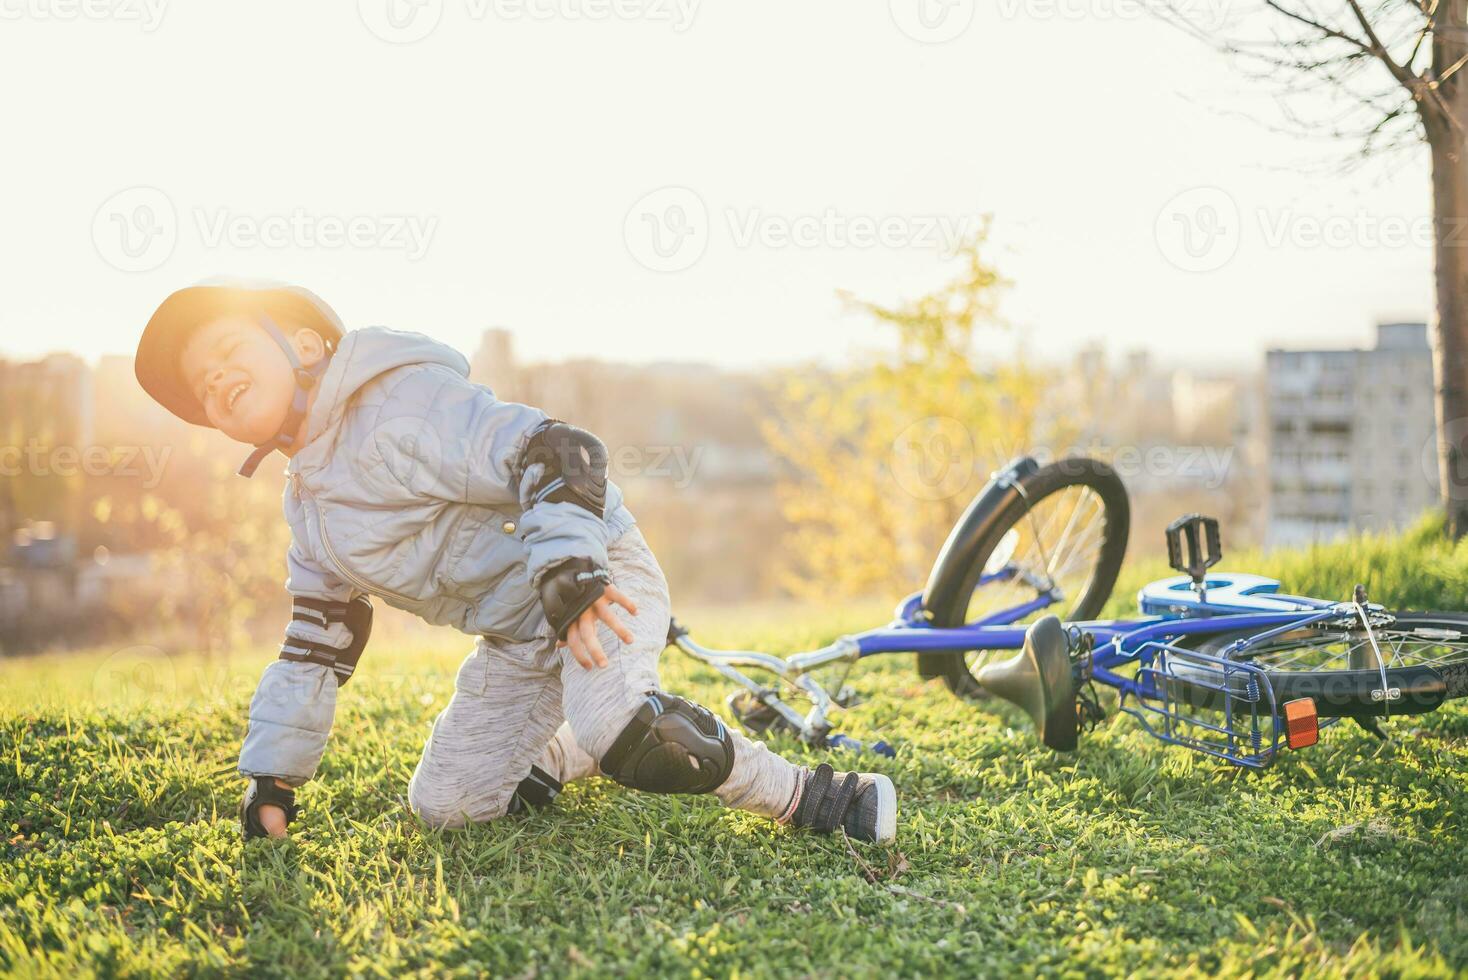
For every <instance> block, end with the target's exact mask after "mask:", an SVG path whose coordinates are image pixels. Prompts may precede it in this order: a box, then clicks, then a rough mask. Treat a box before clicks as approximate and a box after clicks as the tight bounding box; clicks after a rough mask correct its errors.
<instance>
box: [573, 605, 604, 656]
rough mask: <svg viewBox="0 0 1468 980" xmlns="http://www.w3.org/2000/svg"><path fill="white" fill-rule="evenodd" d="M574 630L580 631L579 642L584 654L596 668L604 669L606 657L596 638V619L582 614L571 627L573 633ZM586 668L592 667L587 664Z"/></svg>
mask: <svg viewBox="0 0 1468 980" xmlns="http://www.w3.org/2000/svg"><path fill="white" fill-rule="evenodd" d="M588 612H590V610H588ZM576 629H579V630H581V642H582V643H583V644H584V645H585V646H586V652H587V653H588V654H589V655H590V656H591V659H592V660H594V661H595V662H596V666H598V667H605V666H606V665H607V655H606V652H605V651H603V650H602V648H601V641H600V640H598V639H597V638H596V617H595V616H594V615H587V614H586V613H582V614H581V618H580V619H578V620H577V621H576V625H575V626H573V627H572V630H573V631H574V630H576ZM587 666H588V667H590V666H592V665H591V664H587Z"/></svg>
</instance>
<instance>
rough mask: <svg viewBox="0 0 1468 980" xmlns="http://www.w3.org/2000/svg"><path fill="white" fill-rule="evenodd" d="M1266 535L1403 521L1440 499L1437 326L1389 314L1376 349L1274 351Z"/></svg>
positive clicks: (1300, 536)
mask: <svg viewBox="0 0 1468 980" xmlns="http://www.w3.org/2000/svg"><path fill="white" fill-rule="evenodd" d="M1266 374H1267V381H1266V386H1267V397H1268V403H1269V409H1268V410H1269V477H1270V480H1269V482H1270V505H1269V525H1268V532H1267V535H1266V541H1267V543H1268V544H1270V545H1271V546H1288V545H1294V544H1302V543H1308V542H1312V541H1325V540H1330V539H1332V538H1336V537H1339V536H1341V535H1343V534H1346V533H1348V532H1350V531H1379V530H1385V529H1387V528H1391V527H1401V526H1403V525H1404V524H1407V523H1409V522H1411V521H1412V520H1414V519H1416V518H1417V517H1418V516H1420V515H1421V514H1422V513H1423V512H1424V511H1425V510H1427V509H1429V508H1431V507H1433V506H1435V505H1436V504H1437V502H1438V477H1437V470H1436V468H1435V465H1433V462H1432V460H1433V458H1434V457H1433V455H1432V449H1431V448H1430V446H1431V443H1432V440H1433V438H1434V433H1435V432H1436V422H1435V415H1434V386H1433V376H1432V348H1431V346H1430V345H1429V343H1428V339H1427V325H1426V324H1422V323H1383V324H1379V325H1378V326H1377V332H1376V346H1375V347H1374V348H1372V349H1370V350H1304V351H1286V350H1271V351H1269V353H1268V355H1267V370H1266Z"/></svg>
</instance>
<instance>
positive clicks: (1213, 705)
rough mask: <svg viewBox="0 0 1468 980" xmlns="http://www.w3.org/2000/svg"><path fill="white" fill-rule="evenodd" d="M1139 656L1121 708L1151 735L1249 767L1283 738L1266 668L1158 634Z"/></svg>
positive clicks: (1272, 753)
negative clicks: (1160, 637)
mask: <svg viewBox="0 0 1468 980" xmlns="http://www.w3.org/2000/svg"><path fill="white" fill-rule="evenodd" d="M1136 657H1137V662H1138V664H1139V667H1138V669H1137V675H1136V686H1135V688H1133V689H1130V690H1124V691H1123V694H1122V700H1121V710H1122V711H1124V712H1126V713H1127V714H1129V715H1131V716H1132V717H1134V718H1136V719H1137V721H1139V722H1140V723H1141V725H1142V727H1143V728H1144V729H1146V731H1147V733H1148V734H1149V735H1152V736H1153V737H1154V738H1158V739H1161V740H1162V741H1164V742H1169V743H1171V744H1173V745H1182V746H1185V747H1187V748H1190V749H1193V750H1194V751H1196V752H1202V753H1204V754H1205V755H1211V756H1214V757H1216V758H1219V759H1225V760H1227V761H1229V762H1232V763H1234V764H1235V765H1240V766H1247V767H1249V768H1253V769H1263V768H1264V767H1265V766H1268V765H1269V764H1270V763H1271V762H1273V761H1274V760H1275V758H1276V757H1277V756H1278V754H1279V750H1280V749H1281V748H1282V747H1284V745H1285V744H1287V743H1286V739H1285V736H1286V731H1285V721H1284V718H1283V717H1282V712H1281V710H1280V705H1279V704H1278V703H1277V701H1276V699H1275V694H1274V688H1273V686H1272V685H1271V684H1270V681H1269V673H1268V672H1267V671H1265V670H1264V669H1262V668H1260V667H1257V666H1255V665H1254V664H1251V663H1244V662H1240V661H1236V660H1225V659H1223V658H1221V657H1214V656H1211V655H1209V654H1206V653H1199V652H1198V651H1196V650H1190V649H1188V648H1186V647H1180V646H1176V645H1174V644H1170V643H1164V642H1161V641H1153V642H1148V643H1144V644H1142V646H1141V647H1140V648H1138V650H1137V651H1136ZM1129 701H1130V703H1129Z"/></svg>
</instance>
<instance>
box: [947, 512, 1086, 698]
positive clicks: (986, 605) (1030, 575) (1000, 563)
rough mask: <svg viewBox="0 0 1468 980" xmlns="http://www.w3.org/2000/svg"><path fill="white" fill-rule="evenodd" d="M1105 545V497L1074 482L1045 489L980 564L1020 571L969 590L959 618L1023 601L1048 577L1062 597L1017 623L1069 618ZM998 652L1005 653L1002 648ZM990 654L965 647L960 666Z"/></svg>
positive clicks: (978, 663)
mask: <svg viewBox="0 0 1468 980" xmlns="http://www.w3.org/2000/svg"><path fill="white" fill-rule="evenodd" d="M1105 544H1106V502H1105V501H1104V500H1103V499H1102V498H1101V495H1100V494H1099V493H1097V492H1096V491H1095V490H1094V489H1092V488H1091V487H1089V486H1084V485H1077V486H1068V487H1061V488H1059V489H1057V490H1055V491H1054V492H1052V493H1049V494H1046V495H1045V496H1044V497H1041V498H1040V499H1039V500H1038V501H1036V502H1035V503H1034V504H1033V505H1031V506H1030V508H1029V509H1028V510H1027V511H1026V512H1025V514H1024V515H1023V516H1022V517H1020V519H1019V520H1018V521H1016V522H1015V523H1014V525H1013V526H1012V527H1011V528H1010V529H1009V530H1008V531H1007V532H1005V535H1004V537H1003V538H1002V539H1001V540H1000V543H999V545H998V546H997V547H996V548H995V549H994V551H993V553H992V554H991V555H990V556H989V560H988V562H987V563H986V564H985V567H984V573H985V574H990V573H993V572H997V571H999V570H1001V569H1002V568H1003V567H1004V566H1005V565H1006V564H1013V565H1015V566H1016V567H1017V568H1018V569H1019V570H1020V572H1021V574H1017V575H1016V576H1015V577H1013V578H1011V579H1009V580H1008V581H1005V582H996V583H993V584H991V585H987V586H984V587H983V588H978V589H975V590H974V593H973V595H972V596H971V597H970V598H969V605H968V611H967V613H966V615H965V616H964V622H966V623H971V622H973V621H974V620H976V619H978V618H980V617H982V616H986V615H989V614H991V613H994V612H998V611H1000V610H1003V609H1011V608H1013V607H1015V606H1018V605H1023V604H1024V603H1026V602H1029V601H1030V600H1032V599H1034V598H1036V597H1037V596H1039V595H1040V594H1041V588H1040V587H1039V586H1040V585H1043V584H1044V583H1046V582H1054V584H1055V585H1056V586H1058V587H1059V588H1060V589H1061V592H1062V593H1063V595H1064V597H1065V598H1064V599H1063V600H1062V602H1060V603H1057V604H1056V605H1052V606H1048V607H1046V608H1044V609H1041V610H1038V611H1036V612H1034V613H1031V614H1030V615H1029V616H1026V617H1025V618H1024V619H1021V620H1018V623H1019V624H1026V623H1031V622H1034V621H1035V620H1036V619H1039V618H1040V617H1042V616H1048V615H1058V616H1060V618H1061V619H1065V620H1068V619H1072V618H1074V617H1073V613H1074V612H1075V610H1076V609H1077V608H1078V607H1079V606H1080V604H1081V603H1082V602H1083V601H1084V600H1085V598H1086V595H1087V593H1088V592H1090V590H1091V584H1092V582H1093V581H1095V578H1096V572H1097V570H1098V567H1099V564H1100V560H1101V552H1102V549H1103V548H1104V547H1105ZM998 653H999V654H1003V655H1005V656H1008V655H1009V652H1008V651H998ZM994 656H996V652H995V651H992V650H970V651H969V652H968V653H966V654H964V665H965V666H966V667H967V668H968V670H969V672H970V673H973V672H974V671H976V670H977V669H978V668H979V667H981V666H982V665H984V664H985V663H987V662H988V661H989V660H990V659H991V658H992V657H994Z"/></svg>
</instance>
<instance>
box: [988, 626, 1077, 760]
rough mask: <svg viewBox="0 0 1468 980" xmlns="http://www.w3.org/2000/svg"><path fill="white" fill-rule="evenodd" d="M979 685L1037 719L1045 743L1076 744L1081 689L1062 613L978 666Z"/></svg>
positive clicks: (1068, 747) (1062, 748) (1064, 747)
mask: <svg viewBox="0 0 1468 980" xmlns="http://www.w3.org/2000/svg"><path fill="white" fill-rule="evenodd" d="M978 680H979V683H980V684H982V685H983V686H984V688H985V689H987V690H988V691H990V692H992V693H994V694H996V695H998V696H999V697H1001V698H1004V699H1005V700H1006V701H1012V702H1014V703H1015V704H1017V705H1019V706H1020V707H1021V708H1023V709H1024V710H1025V712H1026V713H1027V714H1028V715H1029V716H1030V717H1031V718H1032V719H1034V722H1035V729H1036V731H1038V732H1039V734H1040V741H1042V742H1044V743H1045V744H1046V745H1047V746H1049V747H1050V748H1052V749H1055V750H1056V751H1058V752H1070V751H1072V750H1074V749H1075V747H1076V734H1077V724H1076V687H1075V680H1074V678H1073V676H1072V673H1071V664H1070V643H1069V641H1068V639H1067V638H1066V633H1065V627H1064V626H1063V625H1061V622H1060V618H1059V617H1057V616H1046V617H1045V618H1044V619H1041V620H1039V621H1037V622H1036V623H1035V624H1034V625H1033V626H1031V627H1030V628H1029V629H1028V630H1027V631H1026V632H1025V645H1024V648H1023V649H1021V650H1020V652H1019V653H1016V654H1015V655H1014V656H1012V657H1010V658H1009V659H1008V660H1001V661H999V662H997V663H990V664H985V665H984V666H983V667H981V668H980V669H979V676H978Z"/></svg>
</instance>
